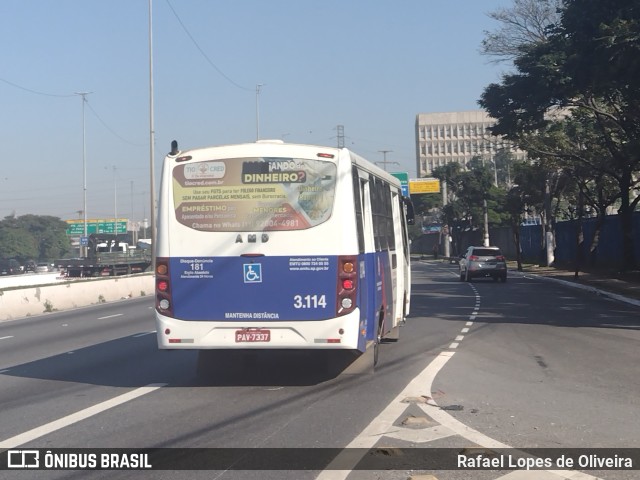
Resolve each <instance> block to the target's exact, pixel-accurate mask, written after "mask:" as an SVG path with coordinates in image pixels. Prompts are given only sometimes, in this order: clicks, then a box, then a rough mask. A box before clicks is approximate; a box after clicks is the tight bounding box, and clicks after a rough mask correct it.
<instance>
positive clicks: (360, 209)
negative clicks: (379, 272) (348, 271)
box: [353, 167, 377, 352]
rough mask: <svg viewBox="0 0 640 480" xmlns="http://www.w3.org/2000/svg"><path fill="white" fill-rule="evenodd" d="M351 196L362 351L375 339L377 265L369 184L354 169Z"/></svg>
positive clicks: (359, 344) (360, 345)
mask: <svg viewBox="0 0 640 480" xmlns="http://www.w3.org/2000/svg"><path fill="white" fill-rule="evenodd" d="M353 179H354V197H355V204H356V205H355V206H356V220H357V223H358V225H357V232H358V250H359V255H358V259H359V260H358V271H359V275H358V277H359V278H358V281H359V283H360V288H359V292H360V303H359V305H360V331H361V332H362V331H363V330H364V331H365V332H366V333H365V335H364V336H362V335H360V336H359V340H358V350H360V351H362V352H364V350H365V349H366V346H367V345H366V342H367V340H373V339H374V338H375V325H376V321H375V319H376V283H377V281H376V278H377V276H376V267H375V254H374V253H375V246H374V242H373V219H372V213H371V196H370V183H369V181H368V180H367V179H366V178H360V176H359V175H358V171H357V169H356V168H355V167H354V169H353Z"/></svg>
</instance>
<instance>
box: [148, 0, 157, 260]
mask: <svg viewBox="0 0 640 480" xmlns="http://www.w3.org/2000/svg"><path fill="white" fill-rule="evenodd" d="M154 143H155V132H154V124H153V0H149V190H150V192H149V194H150V196H151V212H150V213H149V215H150V216H151V252H152V253H151V268H152V270H153V271H154V272H155V271H156V256H155V254H154V252H155V251H156V188H155V168H154V163H153V158H154V156H155V151H154Z"/></svg>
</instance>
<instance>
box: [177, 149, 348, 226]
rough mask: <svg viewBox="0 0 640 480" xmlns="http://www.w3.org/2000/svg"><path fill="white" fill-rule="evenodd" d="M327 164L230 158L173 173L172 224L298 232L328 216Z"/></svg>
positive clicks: (330, 175)
mask: <svg viewBox="0 0 640 480" xmlns="http://www.w3.org/2000/svg"><path fill="white" fill-rule="evenodd" d="M335 186H336V166H335V164H333V163H332V162H328V161H323V160H316V159H297V158H233V159H222V160H208V161H201V162H193V163H186V164H183V165H177V166H176V167H175V168H174V169H173V199H174V205H175V215H176V220H177V221H178V222H179V223H181V224H182V225H185V226H187V227H190V228H192V229H194V230H199V231H205V232H236V231H237V232H245V231H270V230H303V229H307V228H310V227H313V226H316V225H319V224H321V223H323V222H325V221H326V220H327V219H329V218H330V216H331V212H332V208H333V200H334V196H335Z"/></svg>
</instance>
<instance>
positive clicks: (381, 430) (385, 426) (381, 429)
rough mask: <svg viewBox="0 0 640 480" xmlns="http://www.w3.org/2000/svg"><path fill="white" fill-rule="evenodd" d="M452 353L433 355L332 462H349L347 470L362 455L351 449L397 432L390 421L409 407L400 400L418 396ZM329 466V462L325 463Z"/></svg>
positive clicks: (331, 478)
mask: <svg viewBox="0 0 640 480" xmlns="http://www.w3.org/2000/svg"><path fill="white" fill-rule="evenodd" d="M453 355H454V353H453V352H442V353H441V354H440V355H438V356H437V357H436V358H434V359H433V360H432V361H431V363H430V364H429V365H427V367H426V368H425V369H424V370H423V371H422V372H421V373H419V374H418V376H416V377H415V378H414V379H413V380H411V382H409V384H408V385H407V386H406V387H405V388H404V390H402V392H400V394H399V395H398V396H397V397H396V398H394V399H393V400H392V401H391V402H390V403H389V405H387V407H386V408H385V409H384V410H383V411H382V412H380V414H379V415H378V416H377V417H376V418H374V419H373V420H372V421H371V423H370V424H369V425H367V426H366V427H365V429H364V430H363V431H362V432H361V433H360V435H358V436H357V437H356V438H354V439H353V441H352V442H351V443H350V444H349V445H347V446H346V450H345V451H344V454H342V453H341V454H339V455H338V456H337V457H336V458H335V459H334V461H333V462H332V465H333V464H336V465H341V466H342V465H345V466H346V465H351V464H353V465H352V466H351V470H352V469H353V467H355V466H356V465H357V464H358V462H359V461H360V460H361V458H362V455H360V454H357V455H354V452H357V451H355V450H349V449H352V448H363V449H364V448H367V449H368V448H371V447H373V446H374V445H375V444H376V442H377V441H378V440H379V439H380V437H381V436H383V435H386V434H387V433H389V432H393V431H397V430H398V429H399V428H400V427H396V426H394V425H393V423H394V422H395V421H396V420H397V419H398V417H400V415H402V414H403V413H404V411H405V410H406V409H407V407H408V406H409V404H408V403H402V400H404V399H405V398H407V397H420V396H421V395H423V394H424V392H425V390H424V385H425V381H426V380H428V379H429V378H431V377H432V376H433V377H435V375H436V374H437V373H438V371H439V370H440V369H441V368H442V367H443V366H444V364H445V363H446V362H447V361H448V360H449V359H450V358H451V357H452V356H453ZM329 467H331V465H329ZM351 470H324V471H322V472H321V473H320V475H318V476H317V477H316V480H344V479H346V478H347V476H348V475H349V474H350V473H351Z"/></svg>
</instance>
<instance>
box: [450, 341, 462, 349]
mask: <svg viewBox="0 0 640 480" xmlns="http://www.w3.org/2000/svg"><path fill="white" fill-rule="evenodd" d="M459 345H460V344H459V343H458V342H453V343H452V344H451V345H449V348H451V349H454V348H458V346H459Z"/></svg>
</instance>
